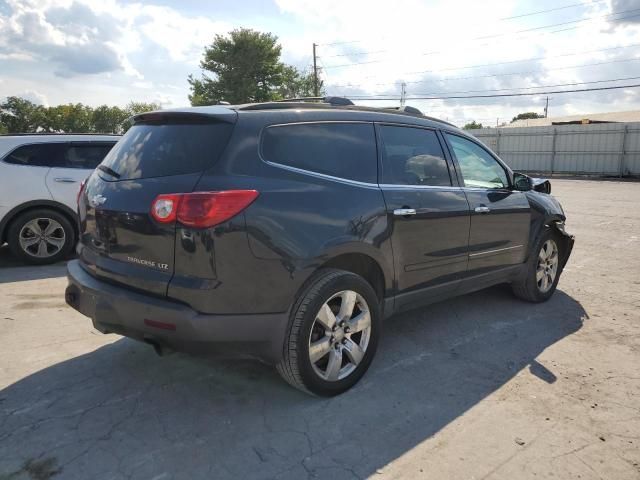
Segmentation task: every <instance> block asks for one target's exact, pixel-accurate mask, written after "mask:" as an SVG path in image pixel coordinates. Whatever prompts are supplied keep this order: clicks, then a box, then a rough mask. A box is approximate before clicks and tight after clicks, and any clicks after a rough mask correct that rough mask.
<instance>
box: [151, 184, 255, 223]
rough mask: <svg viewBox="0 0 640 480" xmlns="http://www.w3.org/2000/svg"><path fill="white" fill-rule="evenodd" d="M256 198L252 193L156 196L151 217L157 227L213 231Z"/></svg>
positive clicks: (235, 191) (202, 193)
mask: <svg viewBox="0 0 640 480" xmlns="http://www.w3.org/2000/svg"><path fill="white" fill-rule="evenodd" d="M257 196H258V192H257V191H256V190H226V191H223V192H193V193H182V194H180V193H175V194H168V195H159V196H158V197H157V198H156V199H155V200H154V201H153V204H152V205H151V216H152V217H153V218H154V219H155V220H156V221H158V222H160V223H171V222H175V221H178V222H179V223H181V224H182V225H185V226H187V227H193V228H207V227H213V226H215V225H218V224H220V223H223V222H226V221H227V220H229V219H230V218H232V217H234V216H235V215H237V214H238V213H240V212H241V211H242V210H244V209H245V208H247V207H248V206H249V205H250V204H251V202H253V201H254V200H255V199H256V197H257Z"/></svg>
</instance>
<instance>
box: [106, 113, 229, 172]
mask: <svg viewBox="0 0 640 480" xmlns="http://www.w3.org/2000/svg"><path fill="white" fill-rule="evenodd" d="M232 129H233V125H231V124H227V123H213V124H212V123H206V124H193V123H192V124H184V123H181V124H162V125H159V124H150V125H145V124H138V125H134V126H133V127H131V128H130V129H129V130H128V131H127V133H126V134H125V135H124V137H122V139H121V140H120V141H119V142H118V143H117V144H116V146H115V147H113V149H112V150H111V151H110V152H109V154H108V155H107V156H106V158H105V159H104V161H103V162H102V163H101V165H102V166H104V167H106V168H104V169H102V170H103V171H108V170H111V171H112V172H113V173H116V174H117V178H118V179H119V180H132V179H136V178H151V177H167V176H171V175H182V174H186V173H196V172H201V171H203V170H205V169H207V168H208V167H210V166H211V165H213V163H214V162H215V161H216V160H218V158H219V157H220V155H221V154H222V151H223V150H224V147H225V146H226V144H227V142H228V140H229V136H230V135H231V130H232Z"/></svg>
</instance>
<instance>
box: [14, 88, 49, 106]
mask: <svg viewBox="0 0 640 480" xmlns="http://www.w3.org/2000/svg"><path fill="white" fill-rule="evenodd" d="M16 96H17V97H21V98H24V99H26V100H29V101H30V102H33V103H35V104H36V105H42V106H44V107H48V106H49V101H48V100H47V96H46V95H44V94H43V93H40V92H36V91H35V90H24V91H22V92H19V93H18V94H17V95H16Z"/></svg>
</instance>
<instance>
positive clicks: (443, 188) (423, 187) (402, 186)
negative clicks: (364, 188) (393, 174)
mask: <svg viewBox="0 0 640 480" xmlns="http://www.w3.org/2000/svg"><path fill="white" fill-rule="evenodd" d="M380 188H393V189H398V190H440V191H456V192H458V191H460V190H462V187H458V186H456V185H406V184H395V183H381V184H380Z"/></svg>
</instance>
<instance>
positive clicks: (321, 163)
mask: <svg viewBox="0 0 640 480" xmlns="http://www.w3.org/2000/svg"><path fill="white" fill-rule="evenodd" d="M262 156H263V157H264V159H265V160H267V161H269V162H273V163H278V164H281V165H288V166H290V167H296V168H300V169H303V170H308V171H310V172H317V173H322V174H325V175H331V176H333V177H339V178H346V179H349V180H356V181H359V182H367V183H376V182H377V172H378V168H377V160H376V140H375V134H374V131H373V124H371V123H308V124H292V125H276V126H272V127H269V128H267V129H265V131H264V133H263V136H262Z"/></svg>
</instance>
